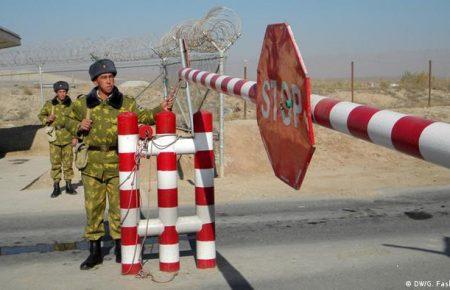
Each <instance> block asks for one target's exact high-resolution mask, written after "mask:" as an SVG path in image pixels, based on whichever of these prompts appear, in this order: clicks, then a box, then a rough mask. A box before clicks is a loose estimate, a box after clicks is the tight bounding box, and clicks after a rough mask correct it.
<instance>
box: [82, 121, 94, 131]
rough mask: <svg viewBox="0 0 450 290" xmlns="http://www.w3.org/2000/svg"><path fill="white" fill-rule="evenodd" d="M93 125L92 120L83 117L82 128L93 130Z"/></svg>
mask: <svg viewBox="0 0 450 290" xmlns="http://www.w3.org/2000/svg"><path fill="white" fill-rule="evenodd" d="M91 126H92V120H88V119H83V121H81V123H80V130H82V131H89V130H91Z"/></svg>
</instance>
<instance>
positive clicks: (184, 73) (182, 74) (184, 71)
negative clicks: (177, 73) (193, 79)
mask: <svg viewBox="0 0 450 290" xmlns="http://www.w3.org/2000/svg"><path fill="white" fill-rule="evenodd" d="M188 70H189V68H184V69H182V70H181V77H182V78H185V77H186V72H187V71H188Z"/></svg>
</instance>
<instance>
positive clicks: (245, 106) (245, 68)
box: [244, 60, 247, 120]
mask: <svg viewBox="0 0 450 290" xmlns="http://www.w3.org/2000/svg"><path fill="white" fill-rule="evenodd" d="M246 79H247V60H244V80H246ZM245 119H247V101H246V100H244V120H245Z"/></svg>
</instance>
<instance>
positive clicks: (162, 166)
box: [156, 152, 177, 171]
mask: <svg viewBox="0 0 450 290" xmlns="http://www.w3.org/2000/svg"><path fill="white" fill-rule="evenodd" d="M156 168H157V169H158V170H159V171H174V170H177V154H176V153H175V152H161V153H159V154H158V157H157V158H156Z"/></svg>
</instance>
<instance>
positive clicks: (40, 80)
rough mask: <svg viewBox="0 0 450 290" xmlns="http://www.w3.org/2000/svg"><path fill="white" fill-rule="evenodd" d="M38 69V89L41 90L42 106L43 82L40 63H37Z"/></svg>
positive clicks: (42, 99) (42, 102)
mask: <svg viewBox="0 0 450 290" xmlns="http://www.w3.org/2000/svg"><path fill="white" fill-rule="evenodd" d="M38 69H39V89H40V91H41V107H43V106H44V84H43V80H42V64H39V65H38Z"/></svg>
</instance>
